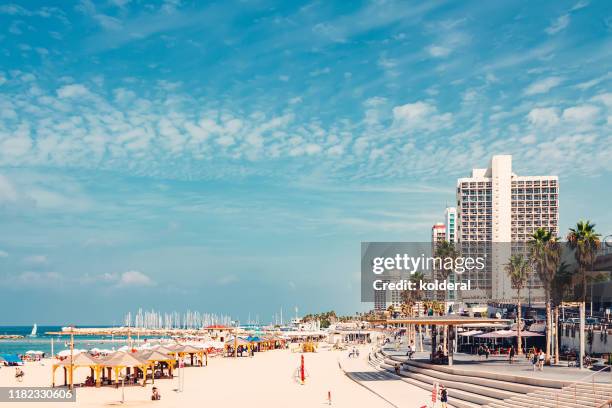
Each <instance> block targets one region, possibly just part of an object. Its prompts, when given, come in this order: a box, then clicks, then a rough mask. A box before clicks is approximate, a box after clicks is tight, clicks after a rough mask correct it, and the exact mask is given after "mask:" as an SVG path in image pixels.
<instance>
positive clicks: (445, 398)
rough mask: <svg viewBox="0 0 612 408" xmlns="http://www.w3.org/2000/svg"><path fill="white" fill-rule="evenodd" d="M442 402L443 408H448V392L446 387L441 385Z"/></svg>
mask: <svg viewBox="0 0 612 408" xmlns="http://www.w3.org/2000/svg"><path fill="white" fill-rule="evenodd" d="M440 402H441V403H442V408H447V406H446V404H447V403H448V392H447V391H446V387H445V386H444V385H440Z"/></svg>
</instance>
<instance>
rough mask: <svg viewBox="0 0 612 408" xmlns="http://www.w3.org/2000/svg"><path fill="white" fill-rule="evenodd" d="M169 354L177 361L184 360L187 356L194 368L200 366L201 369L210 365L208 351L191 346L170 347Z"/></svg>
mask: <svg viewBox="0 0 612 408" xmlns="http://www.w3.org/2000/svg"><path fill="white" fill-rule="evenodd" d="M168 349H169V352H168V354H170V355H172V356H174V358H176V359H179V358H181V359H184V358H185V357H186V356H189V358H190V360H189V361H190V365H191V366H192V367H194V366H196V365H199V366H200V367H202V366H204V365H205V364H204V363H206V365H208V354H207V353H206V350H204V349H200V348H197V347H194V346H191V345H189V344H186V345H182V344H175V345H173V346H170V347H168Z"/></svg>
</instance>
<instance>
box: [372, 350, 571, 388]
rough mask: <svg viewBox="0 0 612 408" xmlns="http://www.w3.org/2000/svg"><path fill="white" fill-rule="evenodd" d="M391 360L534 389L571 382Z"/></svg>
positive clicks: (403, 358) (397, 358) (401, 358)
mask: <svg viewBox="0 0 612 408" xmlns="http://www.w3.org/2000/svg"><path fill="white" fill-rule="evenodd" d="M383 354H384V353H383ZM393 359H395V360H397V361H402V362H405V363H406V364H409V365H414V366H417V367H420V368H429V369H433V370H436V371H441V372H444V373H447V374H454V375H460V376H467V377H476V378H484V379H489V380H498V381H501V382H509V383H514V384H523V385H528V386H535V387H548V388H558V389H560V388H562V387H563V386H566V385H570V384H571V382H569V381H561V380H551V379H545V378H537V377H528V376H521V375H515V374H506V373H504V372H503V370H500V371H499V372H490V371H477V370H469V369H465V368H458V367H457V366H453V367H449V366H440V365H433V364H429V363H426V362H422V361H415V360H408V358H407V357H403V356H393Z"/></svg>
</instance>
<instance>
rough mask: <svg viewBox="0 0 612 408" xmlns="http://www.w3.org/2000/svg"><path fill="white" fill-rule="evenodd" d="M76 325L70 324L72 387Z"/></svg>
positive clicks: (72, 380) (72, 385) (72, 384)
mask: <svg viewBox="0 0 612 408" xmlns="http://www.w3.org/2000/svg"><path fill="white" fill-rule="evenodd" d="M73 377H74V325H70V389H71V390H72V389H73V388H74V378H73Z"/></svg>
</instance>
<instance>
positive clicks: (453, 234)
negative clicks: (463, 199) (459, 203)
mask: <svg viewBox="0 0 612 408" xmlns="http://www.w3.org/2000/svg"><path fill="white" fill-rule="evenodd" d="M444 223H445V225H446V240H447V241H448V242H452V243H455V242H457V209H456V208H455V207H446V210H444Z"/></svg>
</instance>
